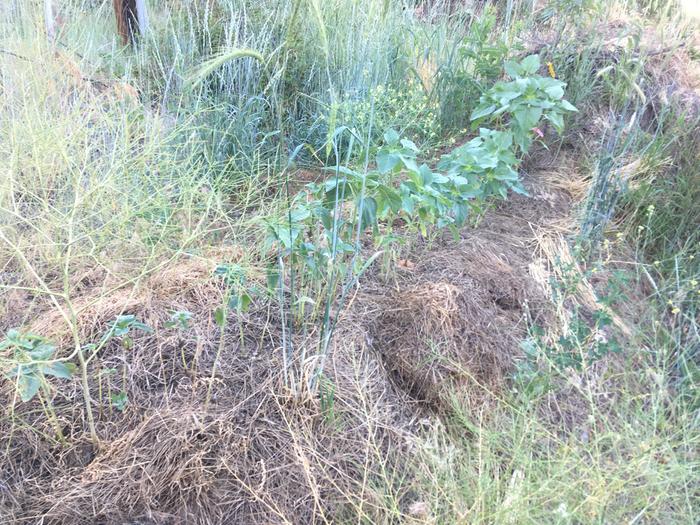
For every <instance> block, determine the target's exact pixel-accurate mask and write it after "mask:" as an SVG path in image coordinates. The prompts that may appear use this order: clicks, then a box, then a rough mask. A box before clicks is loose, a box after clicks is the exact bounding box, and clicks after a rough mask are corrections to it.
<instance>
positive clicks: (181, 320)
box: [165, 310, 192, 330]
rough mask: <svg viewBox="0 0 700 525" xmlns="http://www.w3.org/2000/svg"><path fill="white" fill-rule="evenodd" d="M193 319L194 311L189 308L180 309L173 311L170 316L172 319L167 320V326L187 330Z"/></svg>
mask: <svg viewBox="0 0 700 525" xmlns="http://www.w3.org/2000/svg"><path fill="white" fill-rule="evenodd" d="M191 320H192V312H188V311H187V310H178V311H176V312H173V313H172V315H171V316H170V320H168V321H166V323H165V327H166V328H177V329H178V330H187V329H188V328H189V327H190V321H191Z"/></svg>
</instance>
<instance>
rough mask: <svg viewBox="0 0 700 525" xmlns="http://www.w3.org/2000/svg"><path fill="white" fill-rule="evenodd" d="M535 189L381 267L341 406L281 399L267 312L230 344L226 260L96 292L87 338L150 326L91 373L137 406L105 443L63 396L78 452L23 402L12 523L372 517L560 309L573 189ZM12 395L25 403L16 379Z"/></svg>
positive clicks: (9, 473)
mask: <svg viewBox="0 0 700 525" xmlns="http://www.w3.org/2000/svg"><path fill="white" fill-rule="evenodd" d="M528 186H529V187H530V190H531V192H532V197H531V198H525V197H517V198H512V199H510V200H509V201H507V202H505V203H502V204H501V205H499V206H497V207H496V208H495V209H493V210H491V211H489V212H487V214H486V216H485V217H484V218H483V219H482V220H481V221H480V223H479V225H478V227H476V228H468V229H465V230H464V231H463V232H462V237H461V238H460V239H457V240H455V239H453V238H452V237H451V236H445V237H443V238H436V239H433V240H430V241H429V242H428V241H422V242H421V243H420V244H419V245H418V246H416V247H414V248H413V249H412V250H411V253H410V254H409V255H408V256H407V259H406V260H405V261H404V262H403V264H401V265H399V267H398V268H397V270H396V274H395V275H393V276H386V275H382V274H381V272H379V271H376V272H375V273H374V274H373V275H370V276H368V277H367V278H366V279H365V281H364V282H362V283H361V284H360V285H359V287H358V290H357V293H356V295H355V298H354V299H353V300H352V301H351V303H350V307H349V309H348V311H347V312H346V313H345V314H344V316H343V319H342V320H341V322H340V325H339V328H338V331H337V333H336V336H335V347H334V349H333V352H332V357H331V362H330V364H329V366H328V368H327V372H328V381H329V384H332V385H333V396H334V401H333V405H332V408H328V406H323V405H319V404H318V402H317V401H316V400H306V401H304V400H299V399H295V398H293V397H290V396H289V395H287V394H286V392H285V389H284V387H283V381H282V377H281V372H280V370H281V363H280V351H279V346H280V339H279V337H280V334H278V333H277V329H276V324H275V319H274V313H271V312H270V310H269V309H268V306H267V305H263V304H256V305H254V308H253V309H252V311H251V312H250V313H248V314H245V315H244V316H243V318H241V319H240V323H241V325H240V326H241V329H242V332H243V344H241V334H240V331H239V329H238V322H232V323H231V324H230V326H232V328H231V329H230V330H229V332H227V333H225V334H224V335H223V339H221V337H222V336H221V334H220V332H219V329H218V327H217V326H216V325H215V323H214V321H213V318H212V315H213V310H214V308H215V307H216V305H217V304H218V301H220V298H221V290H220V289H219V287H218V286H219V285H218V283H217V282H216V281H215V280H213V279H212V277H211V275H212V270H213V267H214V265H215V260H214V259H212V262H211V263H210V262H208V261H206V260H184V261H180V262H177V263H174V264H173V265H172V266H171V267H170V268H167V269H165V271H163V272H160V273H158V274H156V275H154V276H153V277H151V278H150V279H149V280H148V281H147V282H145V283H142V285H141V286H139V287H138V288H134V289H128V288H127V289H122V290H119V291H117V292H114V293H111V294H107V295H104V294H103V290H104V288H102V287H101V286H95V284H93V283H90V285H89V286H86V288H85V297H84V298H83V299H82V300H78V301H76V304H83V305H90V307H89V308H86V309H85V311H84V314H83V315H82V317H81V322H80V326H81V336H82V337H83V338H84V339H85V340H91V339H94V338H95V337H96V336H97V335H98V334H100V333H102V332H103V331H104V330H105V328H106V325H107V323H108V322H109V321H110V320H111V319H114V317H115V315H117V314H119V313H120V312H122V313H129V314H134V315H136V317H137V318H138V319H140V320H143V321H144V322H145V323H147V324H148V325H149V326H152V327H153V328H154V329H155V333H154V334H152V335H142V336H137V337H136V338H135V340H134V341H133V344H128V345H124V344H120V343H118V342H114V343H110V344H109V346H108V347H107V348H106V349H105V350H103V352H102V354H101V356H100V358H99V362H98V363H96V364H95V367H94V368H95V371H96V372H97V371H98V370H102V371H103V372H102V373H101V374H96V377H99V380H98V379H96V378H93V379H92V381H91V389H92V395H93V399H95V400H96V402H98V403H99V405H100V406H102V407H109V406H110V398H109V396H110V394H111V393H112V392H119V391H122V390H123V391H124V392H125V393H126V394H127V397H128V399H129V404H128V406H127V408H126V409H125V410H124V412H119V411H117V410H116V409H113V408H109V409H105V408H102V409H100V412H99V415H98V433H99V435H100V437H101V439H102V443H101V446H100V447H99V449H95V448H94V447H93V446H92V445H91V444H90V443H89V440H88V437H87V433H86V424H85V422H84V421H83V415H82V411H81V409H80V406H81V393H80V390H79V385H78V383H77V382H75V384H73V387H72V388H69V389H62V391H61V393H60V394H58V395H57V397H56V399H54V406H55V409H56V412H57V415H58V418H59V421H60V425H61V426H62V431H63V434H64V436H65V437H66V439H67V440H69V442H70V445H69V446H67V447H61V446H60V445H58V444H52V440H47V439H45V438H44V437H43V436H42V434H46V435H52V434H53V433H54V431H53V429H52V426H51V425H50V424H49V423H48V422H47V421H46V417H45V415H44V414H43V412H42V411H41V410H40V406H38V405H37V404H36V403H33V404H30V405H28V406H27V405H19V406H17V407H16V408H15V411H16V412H15V415H16V416H17V417H16V419H14V423H13V422H12V420H11V419H10V418H4V419H3V424H2V426H3V428H2V429H0V433H1V435H2V436H3V442H4V443H3V448H4V449H5V451H6V456H5V460H4V461H3V467H2V468H3V476H2V477H3V480H4V485H3V487H2V491H1V492H0V494H1V497H2V500H1V501H2V505H3V506H4V508H5V512H4V514H3V515H4V516H5V520H6V522H17V523H21V522H32V520H34V519H36V517H38V516H44V517H45V521H44V522H45V523H127V522H128V523H202V524H204V523H219V522H221V521H222V520H223V519H224V518H225V519H227V520H229V522H240V523H312V522H322V521H324V517H325V519H328V517H329V516H337V515H342V513H343V509H344V508H347V509H348V512H349V511H350V510H352V511H354V512H357V510H358V509H357V507H358V505H362V506H364V507H365V509H364V510H363V511H362V512H363V513H366V515H367V516H368V517H371V516H372V515H373V514H372V513H373V503H372V501H373V498H374V497H376V498H380V497H381V495H380V494H373V492H372V491H373V489H372V485H373V484H372V483H371V482H370V481H371V479H372V478H373V477H379V476H381V477H383V478H386V476H387V472H391V473H393V474H392V476H396V478H397V479H400V478H401V477H402V476H405V475H407V472H406V470H405V469H406V466H405V463H402V451H403V450H404V448H405V446H406V444H407V443H409V442H410V441H411V440H412V436H415V435H416V432H418V431H419V427H418V426H417V425H418V421H419V420H420V419H421V418H422V417H424V415H429V414H430V413H431V412H432V411H433V410H435V411H437V413H446V411H448V410H449V409H448V407H449V399H450V396H452V395H457V396H459V398H460V400H461V401H463V402H465V403H467V404H477V403H484V402H488V399H489V392H491V391H498V390H499V389H501V388H502V387H503V385H504V382H505V380H506V378H507V375H508V373H509V372H510V371H511V370H512V366H513V356H514V354H515V352H516V350H517V348H518V343H519V341H521V340H522V339H523V338H524V337H525V336H526V333H527V324H528V321H536V322H539V323H543V322H544V321H546V319H547V317H548V316H550V315H551V307H550V305H549V302H548V297H547V296H546V290H545V287H544V286H543V285H542V282H541V281H540V280H538V277H537V268H538V266H537V264H535V263H536V262H537V255H536V238H537V235H541V232H542V231H546V232H550V233H551V234H553V235H560V234H561V233H562V228H563V227H565V220H566V217H567V213H568V211H569V201H570V197H569V196H568V195H567V194H566V192H564V191H562V190H560V189H556V188H553V187H550V186H548V184H547V181H546V180H544V179H543V178H541V177H538V176H536V175H535V176H533V177H530V178H528ZM540 263H541V261H540ZM105 288H108V286H105ZM97 298H99V299H97ZM93 303H94V304H93ZM175 310H188V311H191V312H199V314H197V315H196V316H195V317H194V319H193V322H192V325H191V326H190V328H189V329H188V330H185V331H178V330H174V329H167V328H165V322H166V321H167V320H168V318H169V315H168V312H171V311H175ZM10 315H12V314H10ZM232 321H235V320H234V319H232ZM60 326H61V322H60V318H59V317H58V316H57V315H55V314H53V313H52V312H51V311H47V312H46V313H44V314H43V315H40V316H39V317H38V318H37V320H36V322H35V323H34V324H33V325H32V327H31V330H32V331H33V332H38V333H43V334H47V335H50V336H51V337H52V339H53V340H55V341H64V344H65V343H66V340H65V337H64V336H65V335H66V334H62V333H61V330H60ZM303 344H304V343H303V342H302V341H299V346H298V347H301V345H303ZM219 347H221V355H220V358H219V366H218V367H217V370H216V373H215V374H214V375H213V376H212V373H211V370H212V366H213V362H214V358H215V355H216V352H217V349H218V348H219ZM111 370H119V371H120V372H119V373H113V372H111ZM3 396H4V397H5V399H11V398H12V385H11V384H9V383H7V382H5V383H4V386H3ZM209 397H210V401H209V402H207V399H208V398H209ZM421 414H423V415H421ZM357 498H363V499H364V503H362V502H360V501H359V500H358V499H357ZM406 502H407V504H408V503H409V502H410V497H409V495H406ZM377 507H378V508H379V505H378V504H377Z"/></svg>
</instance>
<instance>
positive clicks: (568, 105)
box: [560, 100, 578, 112]
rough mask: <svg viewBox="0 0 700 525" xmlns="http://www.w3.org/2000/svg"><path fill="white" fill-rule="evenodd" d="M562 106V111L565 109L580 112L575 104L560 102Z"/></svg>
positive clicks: (565, 101)
mask: <svg viewBox="0 0 700 525" xmlns="http://www.w3.org/2000/svg"><path fill="white" fill-rule="evenodd" d="M560 104H561V107H562V109H564V110H566V111H576V112H578V109H576V107H575V106H574V105H573V104H571V103H570V102H569V101H568V100H562V101H561V102H560Z"/></svg>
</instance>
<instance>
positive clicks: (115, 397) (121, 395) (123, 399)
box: [110, 392, 129, 412]
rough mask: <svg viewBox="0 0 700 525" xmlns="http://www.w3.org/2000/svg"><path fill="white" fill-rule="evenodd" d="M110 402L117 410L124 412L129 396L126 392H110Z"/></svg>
mask: <svg viewBox="0 0 700 525" xmlns="http://www.w3.org/2000/svg"><path fill="white" fill-rule="evenodd" d="M110 402H111V403H112V406H113V407H114V408H116V409H117V410H119V412H124V410H126V407H127V405H128V404H129V398H128V397H127V395H126V392H112V394H111V395H110Z"/></svg>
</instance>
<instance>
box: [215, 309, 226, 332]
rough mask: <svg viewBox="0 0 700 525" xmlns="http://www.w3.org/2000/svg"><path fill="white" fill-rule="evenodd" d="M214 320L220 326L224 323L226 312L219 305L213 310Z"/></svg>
mask: <svg viewBox="0 0 700 525" xmlns="http://www.w3.org/2000/svg"><path fill="white" fill-rule="evenodd" d="M214 321H215V322H216V324H217V325H218V326H220V327H221V328H223V327H224V326H225V325H226V312H225V311H224V309H223V308H221V307H219V308H217V309H216V310H214Z"/></svg>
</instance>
